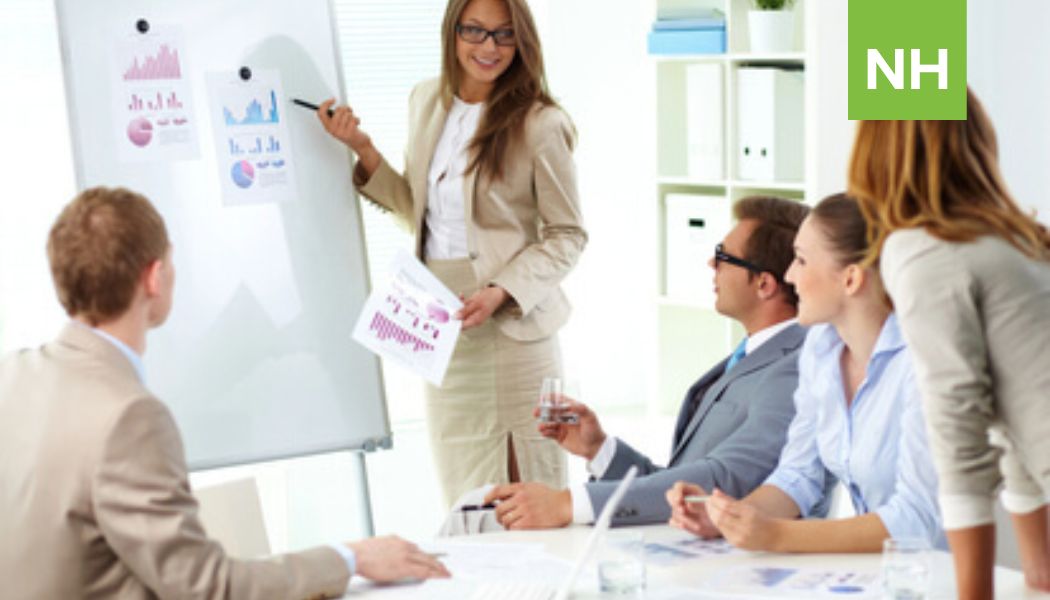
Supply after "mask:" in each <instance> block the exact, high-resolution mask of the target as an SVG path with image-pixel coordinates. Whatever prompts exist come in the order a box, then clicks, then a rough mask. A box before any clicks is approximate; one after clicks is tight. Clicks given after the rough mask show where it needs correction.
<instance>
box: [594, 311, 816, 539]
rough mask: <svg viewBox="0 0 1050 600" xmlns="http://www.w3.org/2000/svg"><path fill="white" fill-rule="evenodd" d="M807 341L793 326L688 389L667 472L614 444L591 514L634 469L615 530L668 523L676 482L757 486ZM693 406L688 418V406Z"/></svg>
mask: <svg viewBox="0 0 1050 600" xmlns="http://www.w3.org/2000/svg"><path fill="white" fill-rule="evenodd" d="M805 337H806V330H805V329H804V328H802V327H800V326H798V325H791V326H789V327H787V328H786V329H784V330H783V331H781V332H780V333H778V334H777V335H775V336H773V338H772V339H770V340H769V341H767V342H766V343H765V344H762V345H761V346H760V347H759V348H758V349H757V350H755V351H754V352H752V353H751V354H748V355H747V356H745V357H744V358H743V359H741V360H740V362H739V363H737V364H736V365H735V366H734V367H733V369H732V370H730V371H729V372H728V373H727V372H726V371H725V367H726V363H727V362H728V360H729V358H728V357H727V358H726V359H724V360H722V361H721V362H720V363H718V364H717V365H715V366H714V368H712V369H711V370H710V371H708V372H707V373H705V374H704V376H703V377H701V378H700V379H699V380H698V381H697V382H696V383H695V384H693V387H691V388H689V392H688V393H687V394H686V395H685V400H684V401H683V402H682V408H681V410H680V411H679V413H678V424H677V425H676V426H675V434H674V443H673V445H672V447H671V462H670V465H669V466H668V467H667V468H664V467H660V466H658V465H655V464H653V462H652V461H651V460H649V458H648V457H647V456H645V455H644V454H642V453H640V452H638V451H637V450H635V449H634V448H632V447H631V446H629V445H628V444H626V443H625V442H624V441H623V440H617V441H616V454H615V456H614V457H613V460H612V462H611V463H610V464H609V468H608V469H606V471H605V474H604V475H603V476H602V478H601V480H599V481H591V482H590V483H588V484H587V493H588V495H589V496H590V498H591V505H592V506H593V507H594V514H598V513H599V512H601V510H602V508H603V507H604V506H605V503H606V502H607V501H608V500H609V496H611V495H612V492H613V490H614V489H616V483H617V482H618V481H619V480H620V479H622V478H623V476H624V475H625V474H626V473H627V469H628V468H630V467H631V465H636V466H637V467H638V475H639V477H638V478H637V479H636V480H635V482H634V483H633V484H632V485H631V488H630V489H629V490H628V491H627V494H626V495H625V496H624V498H623V500H622V501H621V503H620V506H619V508H618V509H617V511H616V513H615V514H614V515H613V524H615V525H637V524H642V523H655V522H661V521H666V520H667V519H669V518H670V516H671V509H670V507H669V506H668V505H667V501H666V500H665V498H664V494H665V492H666V491H667V489H668V488H670V487H671V486H672V485H674V483H675V482H676V481H679V480H684V481H689V482H692V483H695V484H698V485H700V486H702V487H703V488H704V489H706V490H707V491H711V490H712V489H713V488H716V487H717V488H718V489H720V490H722V491H724V492H726V493H728V494H731V495H733V496H736V497H742V496H745V495H747V494H748V493H750V492H751V490H753V489H755V488H756V487H758V486H759V485H761V484H762V482H763V481H765V479H766V477H768V476H769V474H770V473H771V472H772V471H773V469H774V467H776V465H777V460H778V459H779V458H780V450H781V448H783V446H784V442H785V441H786V439H787V429H788V425H789V424H790V423H791V419H792V418H793V417H794V416H795V403H794V399H793V397H794V393H795V388H796V387H798V351H799V349H800V348H801V347H802V341H803V340H804V339H805ZM697 401H698V402H699V406H698V407H697V409H696V411H695V413H693V415H692V418H689V415H690V412H691V411H690V406H691V404H692V403H693V402H697Z"/></svg>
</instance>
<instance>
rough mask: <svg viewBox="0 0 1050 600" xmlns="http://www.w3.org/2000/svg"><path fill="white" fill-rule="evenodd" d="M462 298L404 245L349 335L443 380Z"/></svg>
mask: <svg viewBox="0 0 1050 600" xmlns="http://www.w3.org/2000/svg"><path fill="white" fill-rule="evenodd" d="M462 307H463V303H462V302H460V301H459V298H457V297H456V295H455V294H453V293H452V292H450V291H449V290H448V288H446V287H445V286H444V285H443V284H442V283H441V282H440V281H439V280H438V278H437V277H435V276H434V274H433V273H431V272H430V271H429V270H427V268H426V267H425V266H423V263H421V262H419V260H417V259H416V258H415V257H414V256H412V255H411V254H409V253H408V252H405V251H404V250H402V251H401V252H399V253H398V255H397V256H396V257H395V258H394V260H393V262H392V263H391V265H390V273H389V277H388V279H387V281H386V283H384V284H382V285H377V286H376V287H375V289H373V290H372V293H371V295H369V296H368V300H367V301H366V302H365V307H364V309H362V310H361V316H359V317H358V318H357V325H355V326H354V333H353V338H354V339H355V340H356V341H357V342H359V343H360V344H361V345H363V346H364V347H366V348H368V349H369V350H371V351H372V352H375V353H376V354H378V355H379V356H381V357H383V358H384V359H386V360H390V361H393V362H395V363H398V364H400V365H401V366H403V367H406V368H407V369H409V370H410V371H413V372H414V373H417V374H419V375H421V376H422V377H423V378H424V379H426V380H427V381H429V382H430V383H433V384H434V385H441V381H442V380H443V379H444V378H445V371H447V370H448V362H449V359H451V358H452V351H453V350H454V349H455V348H456V340H458V339H459V331H460V328H461V327H462V326H463V322H462V321H459V320H457V319H454V318H452V315H454V314H455V313H456V311H457V310H459V309H460V308H462Z"/></svg>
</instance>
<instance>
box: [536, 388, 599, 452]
mask: <svg viewBox="0 0 1050 600" xmlns="http://www.w3.org/2000/svg"><path fill="white" fill-rule="evenodd" d="M561 400H562V402H563V403H564V404H563V405H564V406H565V408H560V409H559V410H560V412H561V413H562V414H567V413H571V414H574V415H576V416H577V417H578V418H579V419H578V422H577V423H575V424H573V423H543V422H541V423H540V424H539V431H540V434H542V435H543V437H545V438H549V439H552V440H554V441H555V442H558V445H559V446H561V447H562V448H564V449H565V450H566V451H568V452H570V453H572V454H575V455H576V456H582V457H583V458H586V459H587V460H594V456H595V455H596V454H598V450H600V449H601V447H602V444H604V443H605V431H603V430H602V424H601V423H599V422H598V416H597V415H595V414H594V411H592V410H591V409H589V408H587V405H586V404H583V403H581V402H576V401H574V400H573V399H572V398H569V397H568V396H565V397H563V398H562V399H561ZM533 416H535V417H537V418H538V417H539V416H540V409H539V408H536V409H535V410H534V411H533Z"/></svg>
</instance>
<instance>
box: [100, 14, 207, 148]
mask: <svg viewBox="0 0 1050 600" xmlns="http://www.w3.org/2000/svg"><path fill="white" fill-rule="evenodd" d="M184 39H185V36H184V35H183V32H182V30H181V29H180V28H178V27H174V26H170V27H164V26H162V25H157V26H154V27H152V28H151V29H150V31H149V32H148V33H146V34H142V33H139V32H138V31H127V30H124V31H121V32H120V33H118V34H116V35H115V36H114V43H113V53H112V57H113V59H112V69H111V72H112V76H111V78H110V79H111V86H110V87H111V89H112V96H111V97H112V113H113V131H114V133H115V134H116V137H117V148H118V149H119V158H120V160H121V161H123V162H152V161H171V160H189V159H194V158H197V157H198V156H200V148H199V145H198V140H197V137H198V136H197V122H196V121H197V119H196V115H195V113H194V112H193V102H192V93H191V87H190V84H189V81H188V79H187V73H188V72H189V69H187V67H186V45H185V43H184V41H183V40H184Z"/></svg>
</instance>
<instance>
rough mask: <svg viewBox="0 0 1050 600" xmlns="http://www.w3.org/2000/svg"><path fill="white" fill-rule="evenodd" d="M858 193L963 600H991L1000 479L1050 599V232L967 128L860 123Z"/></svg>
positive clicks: (1024, 553) (986, 131) (983, 119)
mask: <svg viewBox="0 0 1050 600" xmlns="http://www.w3.org/2000/svg"><path fill="white" fill-rule="evenodd" d="M849 180H850V181H849V187H850V190H851V191H852V192H853V193H854V194H855V195H856V197H857V199H858V200H859V201H860V203H861V207H862V208H863V209H864V213H865V216H866V217H868V221H869V225H870V232H871V237H872V239H873V240H874V244H873V245H872V247H871V249H870V250H869V252H868V257H867V259H868V261H869V262H870V261H875V260H879V261H880V262H881V266H882V274H883V277H884V278H885V280H886V288H887V290H888V291H889V293H890V296H891V297H892V298H893V302H894V304H895V305H896V306H897V310H898V312H899V314H900V319H901V329H902V330H903V331H904V337H905V339H907V340H908V345H909V346H910V347H911V348H912V351H913V353H914V355H915V359H916V372H917V373H918V379H919V386H920V387H921V388H922V396H923V403H924V408H925V411H926V419H927V421H928V422H929V424H930V442H931V448H932V452H933V458H934V463H935V464H936V466H937V472H938V475H939V476H940V482H941V484H940V504H941V510H942V511H944V525H945V528H947V530H948V542H949V544H950V545H951V549H952V554H953V555H954V558H955V573H956V579H957V582H958V589H959V597H960V598H964V599H971V598H991V597H992V593H993V589H992V567H993V565H994V560H995V525H994V518H993V512H992V507H993V504H994V502H995V493H996V490H997V488H998V487H999V484H1000V482H1002V483H1004V484H1005V485H1004V489H1003V491H1002V493H1001V498H1002V501H1003V505H1004V507H1005V508H1006V510H1007V511H1008V512H1009V513H1011V518H1012V521H1013V528H1014V532H1015V533H1016V535H1017V543H1018V546H1019V548H1020V551H1021V552H1020V553H1021V563H1022V566H1023V568H1024V572H1025V579H1026V581H1027V583H1028V585H1029V586H1031V587H1033V588H1036V589H1040V590H1043V591H1050V535H1048V531H1047V527H1048V525H1047V522H1048V510H1047V505H1046V504H1047V499H1048V498H1050V232H1048V231H1047V229H1046V227H1044V226H1043V225H1042V224H1040V223H1039V222H1037V221H1036V220H1035V219H1034V218H1033V217H1032V216H1031V215H1029V214H1026V213H1025V212H1024V211H1022V210H1021V209H1020V208H1019V207H1018V205H1017V203H1016V202H1015V200H1014V199H1013V198H1012V197H1011V195H1010V193H1009V191H1007V188H1006V183H1005V182H1004V181H1003V177H1002V173H1001V172H1000V170H999V159H998V149H997V144H996V139H995V130H994V128H993V127H992V123H991V120H990V119H989V118H988V115H987V114H986V113H985V111H984V108H983V107H982V106H981V104H980V102H979V101H978V100H977V97H976V96H975V95H974V94H973V92H972V91H970V90H967V116H966V119H965V120H961V121H862V122H860V124H859V125H858V128H857V138H856V142H855V144H854V147H853V158H852V160H851V164H850V170H849Z"/></svg>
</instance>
